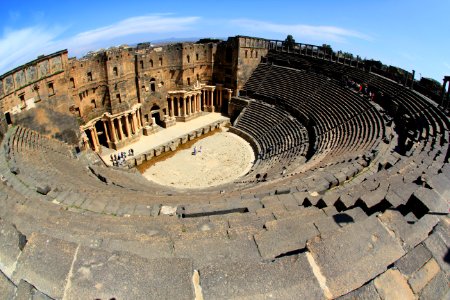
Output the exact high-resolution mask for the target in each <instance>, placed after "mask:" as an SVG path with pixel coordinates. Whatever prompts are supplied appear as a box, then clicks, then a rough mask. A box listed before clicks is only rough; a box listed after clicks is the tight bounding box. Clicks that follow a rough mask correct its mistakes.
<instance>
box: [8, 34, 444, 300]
mask: <svg viewBox="0 0 450 300" xmlns="http://www.w3.org/2000/svg"><path fill="white" fill-rule="evenodd" d="M68 54H69V53H68V51H67V50H62V51H59V52H56V53H53V54H49V55H43V56H39V57H38V58H37V59H35V60H33V61H30V62H28V63H26V64H24V65H22V66H18V67H17V68H15V69H13V70H11V71H9V72H7V73H5V74H3V75H2V76H0V103H1V111H2V114H0V117H1V120H0V121H1V133H2V145H1V147H0V173H1V179H2V184H1V185H0V195H1V199H0V207H1V209H0V271H1V272H0V295H1V298H2V299H23V298H25V297H26V298H27V299H31V298H33V299H34V298H38V299H268V298H274V299H336V298H339V299H359V298H362V299H417V298H420V299H441V298H446V297H448V296H449V271H450V268H449V255H450V254H449V250H448V249H449V244H450V236H449V233H450V223H449V219H448V212H449V205H448V204H449V203H448V200H449V199H450V165H449V163H448V162H449V154H450V151H449V139H450V136H449V133H450V131H449V130H450V122H449V118H448V103H449V90H448V89H447V85H448V81H450V77H445V78H444V84H443V86H442V91H441V92H440V93H437V94H436V93H432V92H430V91H428V90H427V89H426V88H425V87H424V84H423V82H422V81H417V80H415V79H414V75H415V74H414V72H411V73H410V72H407V71H404V70H401V69H399V68H394V70H395V71H392V70H393V67H390V68H384V67H380V66H379V65H378V64H376V63H374V62H373V61H369V60H361V59H359V58H358V59H353V58H352V57H348V56H343V55H341V53H338V52H334V51H332V50H331V49H329V48H327V47H324V46H315V45H308V44H301V43H288V42H287V41H277V40H268V39H263V38H255V37H248V36H235V37H230V38H228V39H227V40H223V41H221V40H210V39H202V40H199V41H197V42H185V43H168V44H164V45H153V44H151V43H141V44H137V45H136V46H133V47H130V46H120V47H111V48H108V49H101V50H98V51H95V52H90V53H88V54H87V55H86V56H84V57H81V58H71V57H69V56H68ZM124 154H125V155H124Z"/></svg>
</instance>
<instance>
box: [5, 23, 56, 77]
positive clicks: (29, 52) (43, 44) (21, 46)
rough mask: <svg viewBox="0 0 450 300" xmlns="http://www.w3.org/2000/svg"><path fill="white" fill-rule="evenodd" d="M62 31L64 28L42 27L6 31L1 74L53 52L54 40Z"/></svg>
mask: <svg viewBox="0 0 450 300" xmlns="http://www.w3.org/2000/svg"><path fill="white" fill-rule="evenodd" d="M62 31H63V29H62V28H57V27H55V28H46V27H41V26H36V27H28V28H23V29H19V30H10V29H5V30H4V33H3V35H2V37H1V38H0V57H1V59H0V74H2V73H4V72H6V71H8V70H9V69H11V68H14V67H17V66H18V65H20V64H23V63H25V62H27V61H30V60H33V59H34V58H36V56H37V55H40V54H42V53H44V52H46V51H48V50H49V49H52V50H53V47H52V45H54V40H55V38H57V37H58V36H59V35H60V34H61V32H62Z"/></svg>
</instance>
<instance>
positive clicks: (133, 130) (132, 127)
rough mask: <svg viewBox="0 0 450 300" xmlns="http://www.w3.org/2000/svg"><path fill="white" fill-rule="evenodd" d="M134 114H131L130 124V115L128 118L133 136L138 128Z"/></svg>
mask: <svg viewBox="0 0 450 300" xmlns="http://www.w3.org/2000/svg"><path fill="white" fill-rule="evenodd" d="M133 114H134V113H133V112H132V113H130V115H131V122H130V115H128V116H127V119H128V122H130V127H131V133H132V134H136V126H134V119H133Z"/></svg>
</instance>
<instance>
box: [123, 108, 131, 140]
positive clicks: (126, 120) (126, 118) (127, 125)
mask: <svg viewBox="0 0 450 300" xmlns="http://www.w3.org/2000/svg"><path fill="white" fill-rule="evenodd" d="M124 117H125V129H126V130H127V137H131V130H130V122H129V121H128V114H127V115H124Z"/></svg>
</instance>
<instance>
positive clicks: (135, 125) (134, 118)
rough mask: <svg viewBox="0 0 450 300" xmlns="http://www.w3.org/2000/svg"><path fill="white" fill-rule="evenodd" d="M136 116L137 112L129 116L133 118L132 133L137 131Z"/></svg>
mask: <svg viewBox="0 0 450 300" xmlns="http://www.w3.org/2000/svg"><path fill="white" fill-rule="evenodd" d="M136 114H137V111H135V112H134V113H132V114H131V116H132V118H133V126H134V133H137V132H138V131H139V125H138V122H137V118H136Z"/></svg>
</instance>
